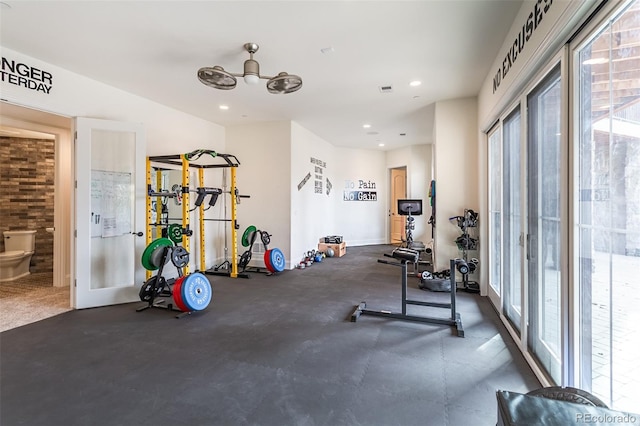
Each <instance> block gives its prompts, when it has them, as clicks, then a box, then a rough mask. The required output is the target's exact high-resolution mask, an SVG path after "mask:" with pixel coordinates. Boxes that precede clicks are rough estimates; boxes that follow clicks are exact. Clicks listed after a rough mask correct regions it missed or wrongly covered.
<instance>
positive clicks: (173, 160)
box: [146, 149, 248, 279]
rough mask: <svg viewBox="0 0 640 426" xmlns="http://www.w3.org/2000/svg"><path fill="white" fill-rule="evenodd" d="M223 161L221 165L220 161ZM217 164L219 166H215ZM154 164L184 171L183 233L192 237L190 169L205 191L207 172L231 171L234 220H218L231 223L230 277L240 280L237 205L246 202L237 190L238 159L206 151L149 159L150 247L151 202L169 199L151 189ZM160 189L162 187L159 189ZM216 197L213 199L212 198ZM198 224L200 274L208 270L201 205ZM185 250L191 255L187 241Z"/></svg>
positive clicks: (148, 214)
mask: <svg viewBox="0 0 640 426" xmlns="http://www.w3.org/2000/svg"><path fill="white" fill-rule="evenodd" d="M202 156H206V157H207V158H210V159H213V161H214V163H213V164H211V163H210V164H199V163H195V161H196V160H199V159H200V158H201V157H202ZM218 159H221V160H222V161H218ZM216 161H217V162H216ZM151 163H161V164H168V165H171V166H178V167H180V168H181V170H182V188H181V191H182V193H181V195H182V230H183V233H185V235H189V232H190V230H189V226H190V223H189V213H190V210H189V194H190V192H191V191H190V188H189V179H190V177H189V171H190V168H191V167H194V168H196V169H197V170H198V181H199V182H198V183H199V184H200V188H202V185H203V182H204V170H206V169H219V168H229V170H230V171H231V173H230V175H231V183H230V191H229V193H230V195H231V218H230V219H217V220H221V221H228V222H230V223H231V240H232V247H231V251H232V253H231V256H232V259H233V262H231V273H230V274H229V276H230V277H232V278H237V276H238V264H237V262H236V260H237V257H238V242H237V230H238V229H239V225H238V223H237V202H238V198H239V197H244V198H247V197H248V196H246V195H238V189H237V187H236V168H237V167H238V166H239V165H240V161H238V159H237V158H236V156H235V155H232V154H221V153H217V152H215V151H212V150H206V149H198V150H195V151H192V152H188V153H186V154H176V155H160V156H151V157H147V238H146V239H147V241H146V242H147V245H149V244H150V243H151V240H152V226H153V224H152V223H151V211H152V198H153V197H158V200H160V198H161V197H163V196H166V194H164V193H162V192H157V193H154V192H153V191H152V189H151V188H152V187H151V182H152V180H151V179H152V178H151V169H152V167H151ZM158 188H159V187H158ZM212 196H213V195H212ZM198 208H199V212H200V215H199V224H200V231H201V233H200V265H199V266H200V268H199V269H201V270H205V269H206V267H205V245H204V241H205V238H204V236H205V233H204V232H205V231H204V220H205V219H204V210H205V207H204V205H203V204H202V203H201V204H200V205H199V206H198ZM183 247H184V248H185V249H186V250H187V251H188V252H189V251H190V244H189V239H188V238H186V239H185V241H184V243H183ZM184 272H185V274H188V273H189V265H187V266H185V268H184ZM150 275H151V273H150V272H149V271H147V279H149V278H150Z"/></svg>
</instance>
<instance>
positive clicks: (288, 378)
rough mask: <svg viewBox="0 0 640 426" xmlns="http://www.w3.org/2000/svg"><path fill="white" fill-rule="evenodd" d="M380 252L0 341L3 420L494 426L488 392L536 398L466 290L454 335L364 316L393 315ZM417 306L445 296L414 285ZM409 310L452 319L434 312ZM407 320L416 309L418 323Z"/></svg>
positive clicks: (498, 327)
mask: <svg viewBox="0 0 640 426" xmlns="http://www.w3.org/2000/svg"><path fill="white" fill-rule="evenodd" d="M385 251H386V252H389V248H388V247H386V246H368V247H354V248H349V249H348V251H347V255H346V256H344V257H342V258H333V259H326V260H325V261H324V262H322V263H320V264H314V265H313V266H311V267H310V268H307V269H304V270H293V271H285V272H283V273H281V274H278V275H275V276H264V275H261V274H252V278H251V279H231V278H226V277H211V279H212V281H213V284H212V287H213V301H212V303H211V304H210V305H209V307H208V308H207V309H206V310H205V311H202V312H198V313H196V314H193V315H190V316H187V317H184V318H181V319H175V318H174V316H173V315H172V313H171V312H168V311H165V310H161V309H150V310H146V311H143V312H136V311H135V309H136V307H138V306H141V305H143V303H142V302H140V303H136V304H130V305H121V306H112V307H105V308H97V309H88V310H81V311H71V312H67V313H64V314H61V315H58V316H55V317H53V318H50V319H47V320H44V321H40V322H37V323H34V324H30V325H26V326H23V327H20V328H16V329H13V330H9V331H6V332H3V333H1V334H0V344H1V346H0V350H1V358H0V373H1V375H0V379H1V384H0V386H1V387H0V410H1V411H0V424H2V425H3V426H14V425H30V426H35V425H46V426H56V425H61V426H62V425H93V426H97V425H278V426H282V425H403V426H405V425H406V426H410V425H438V426H439V425H461V426H467V425H471V424H473V425H495V424H496V398H495V391H496V390H498V389H507V390H512V391H517V392H526V391H528V390H531V389H535V388H537V387H539V383H538V382H537V380H536V379H535V377H534V375H533V373H532V372H531V371H530V369H529V367H528V366H527V364H526V363H525V361H524V359H523V357H522V355H521V354H520V352H519V351H518V350H517V348H516V347H515V346H514V344H513V342H512V341H511V340H510V339H509V337H508V334H507V332H506V330H505V329H504V327H503V326H502V324H501V323H500V322H499V320H498V318H497V316H496V314H495V313H494V311H493V309H492V308H491V306H490V305H489V302H488V301H487V300H486V299H483V298H481V297H480V296H478V295H475V294H469V293H464V292H458V307H459V312H460V313H461V316H462V322H463V325H464V329H465V337H464V338H460V337H457V336H456V335H455V333H454V331H453V330H452V328H451V327H448V326H439V325H431V324H422V323H411V322H403V321H396V320H390V319H385V318H377V317H371V316H363V317H361V318H360V319H359V320H358V321H357V322H355V323H353V322H350V321H349V316H350V314H351V312H352V311H353V307H354V305H356V304H358V303H359V302H361V301H363V300H366V301H367V303H368V305H369V307H372V308H374V307H379V308H385V309H392V310H398V309H400V284H399V279H400V274H399V271H400V270H399V268H396V267H392V266H387V265H382V264H378V263H377V262H376V259H377V258H382V254H383V253H384V252H385ZM417 281H418V280H417V279H415V278H410V287H411V289H410V290H411V291H410V297H411V298H425V299H427V300H432V301H433V300H437V299H442V298H444V299H446V298H447V297H448V295H446V294H437V293H430V292H426V291H422V290H418V289H417ZM413 309H414V310H415V312H420V313H425V311H424V310H426V313H427V314H429V315H442V316H446V315H447V313H448V311H447V310H445V309H441V308H440V309H439V308H423V307H414V308H413ZM415 312H414V313H415Z"/></svg>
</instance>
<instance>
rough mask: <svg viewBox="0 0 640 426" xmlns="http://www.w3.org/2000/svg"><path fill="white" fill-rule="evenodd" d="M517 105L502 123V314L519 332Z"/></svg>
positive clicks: (519, 256)
mask: <svg viewBox="0 0 640 426" xmlns="http://www.w3.org/2000/svg"><path fill="white" fill-rule="evenodd" d="M520 124H521V120H520V107H518V108H517V109H516V110H515V111H513V112H512V113H511V114H510V115H509V116H508V117H507V118H506V119H505V120H504V123H503V126H504V130H503V133H504V138H503V139H504V144H503V150H502V151H503V154H502V157H503V170H504V183H503V192H502V196H503V201H502V209H503V219H502V220H503V229H502V230H503V242H502V246H503V250H504V253H505V254H506V255H505V256H504V258H503V273H502V277H503V288H504V294H503V304H504V313H505V315H506V317H507V318H508V319H509V321H510V322H511V323H512V325H513V326H514V328H515V329H516V330H517V331H518V332H519V331H520V323H521V313H522V285H521V281H522V277H521V249H520V233H521V229H520V228H521V225H520V223H521V222H520V221H521V219H522V214H521V207H520V203H521V197H520V193H521V179H520V170H521V167H520V143H521V138H520V133H521V131H520Z"/></svg>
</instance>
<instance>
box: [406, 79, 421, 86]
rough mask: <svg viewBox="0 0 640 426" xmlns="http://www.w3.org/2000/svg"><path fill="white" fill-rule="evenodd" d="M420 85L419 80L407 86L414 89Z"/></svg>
mask: <svg viewBox="0 0 640 426" xmlns="http://www.w3.org/2000/svg"><path fill="white" fill-rule="evenodd" d="M421 84H422V82H421V81H420V80H413V81H412V82H411V83H409V86H411V87H416V86H420V85H421Z"/></svg>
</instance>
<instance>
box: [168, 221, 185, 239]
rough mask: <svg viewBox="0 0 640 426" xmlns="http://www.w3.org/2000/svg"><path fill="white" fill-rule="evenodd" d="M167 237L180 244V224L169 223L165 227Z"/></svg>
mask: <svg viewBox="0 0 640 426" xmlns="http://www.w3.org/2000/svg"><path fill="white" fill-rule="evenodd" d="M167 237H169V239H170V240H171V241H173V242H174V243H176V244H180V243H181V242H182V226H180V225H178V224H177V223H172V224H171V225H169V228H168V229H167Z"/></svg>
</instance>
